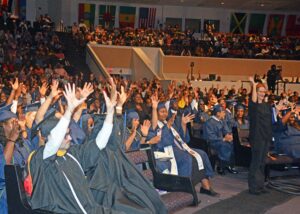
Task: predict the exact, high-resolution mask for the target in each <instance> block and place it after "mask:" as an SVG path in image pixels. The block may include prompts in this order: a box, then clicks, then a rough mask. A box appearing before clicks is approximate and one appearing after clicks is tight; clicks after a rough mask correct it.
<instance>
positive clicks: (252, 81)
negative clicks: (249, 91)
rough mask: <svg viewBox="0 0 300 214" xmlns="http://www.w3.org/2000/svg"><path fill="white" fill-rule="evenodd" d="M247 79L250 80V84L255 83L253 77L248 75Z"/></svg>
mask: <svg viewBox="0 0 300 214" xmlns="http://www.w3.org/2000/svg"><path fill="white" fill-rule="evenodd" d="M249 81H250V82H251V84H252V85H254V86H255V85H257V83H256V82H255V81H254V78H253V77H252V76H251V77H249Z"/></svg>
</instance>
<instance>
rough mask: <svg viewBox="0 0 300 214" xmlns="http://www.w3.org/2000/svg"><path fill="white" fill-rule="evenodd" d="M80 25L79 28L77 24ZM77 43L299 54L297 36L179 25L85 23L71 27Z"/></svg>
mask: <svg viewBox="0 0 300 214" xmlns="http://www.w3.org/2000/svg"><path fill="white" fill-rule="evenodd" d="M80 26H81V27H80ZM72 34H73V35H74V37H75V38H76V39H77V41H78V43H83V42H84V40H85V41H86V42H96V43H98V44H103V45H121V46H140V47H159V48H161V49H162V50H163V52H164V53H165V54H166V55H181V56H199V57H224V58H226V57H228V58H256V59H294V60H297V59H299V57H300V40H299V37H288V36H287V37H271V36H264V35H256V34H232V33H212V32H210V33H201V34H200V33H195V32H194V31H192V30H186V31H184V32H183V31H181V30H180V29H179V28H178V26H175V27H172V26H167V27H166V28H165V29H163V28H160V29H131V28H127V29H117V28H115V29H105V28H102V27H101V26H97V27H96V28H95V29H94V30H91V31H90V30H89V29H88V28H87V27H86V26H85V25H83V24H82V25H77V24H76V23H74V25H73V26H72Z"/></svg>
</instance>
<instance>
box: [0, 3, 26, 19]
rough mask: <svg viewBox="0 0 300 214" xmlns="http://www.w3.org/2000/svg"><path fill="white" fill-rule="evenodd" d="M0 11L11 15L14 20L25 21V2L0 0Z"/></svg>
mask: <svg viewBox="0 0 300 214" xmlns="http://www.w3.org/2000/svg"><path fill="white" fill-rule="evenodd" d="M0 8H1V12H2V11H7V12H9V13H11V14H12V15H13V16H14V17H15V18H20V19H22V20H25V19H26V0H0Z"/></svg>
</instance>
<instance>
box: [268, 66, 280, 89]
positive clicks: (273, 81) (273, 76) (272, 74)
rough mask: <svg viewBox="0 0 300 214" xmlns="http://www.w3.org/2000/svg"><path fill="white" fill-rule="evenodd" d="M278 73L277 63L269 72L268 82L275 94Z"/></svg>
mask: <svg viewBox="0 0 300 214" xmlns="http://www.w3.org/2000/svg"><path fill="white" fill-rule="evenodd" d="M277 74H278V71H277V70H276V65H272V66H271V69H270V70H269V71H268V73H267V83H268V88H269V89H270V90H271V91H272V93H273V94H274V92H275V85H276V79H277Z"/></svg>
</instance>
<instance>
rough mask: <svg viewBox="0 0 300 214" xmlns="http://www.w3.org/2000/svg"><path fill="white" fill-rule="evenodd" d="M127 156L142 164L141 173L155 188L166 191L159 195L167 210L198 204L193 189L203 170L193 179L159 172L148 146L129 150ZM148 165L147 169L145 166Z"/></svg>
mask: <svg viewBox="0 0 300 214" xmlns="http://www.w3.org/2000/svg"><path fill="white" fill-rule="evenodd" d="M126 155H127V157H128V158H129V159H130V160H131V161H132V162H133V163H134V164H136V165H139V164H143V175H144V176H145V177H146V178H148V179H149V180H151V181H153V185H154V187H155V188H156V189H159V190H163V191H167V192H168V193H166V194H163V195H161V198H162V201H163V202H164V204H165V205H166V207H167V209H168V212H169V213H173V212H175V211H177V210H178V209H181V208H184V207H186V206H189V205H194V206H196V205H198V203H199V201H198V197H197V193H196V190H195V185H196V183H198V182H199V179H201V178H203V177H204V172H203V170H201V171H199V170H198V172H199V174H198V175H195V176H193V177H196V178H195V179H191V178H189V177H182V176H176V175H168V174H163V173H161V172H159V171H158V170H157V168H156V165H155V158H154V154H153V151H152V150H151V149H150V148H148V149H144V150H137V151H130V152H127V153H126ZM147 165H148V166H149V167H150V171H149V168H148V169H147V168H146V167H145V166H147Z"/></svg>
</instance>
